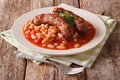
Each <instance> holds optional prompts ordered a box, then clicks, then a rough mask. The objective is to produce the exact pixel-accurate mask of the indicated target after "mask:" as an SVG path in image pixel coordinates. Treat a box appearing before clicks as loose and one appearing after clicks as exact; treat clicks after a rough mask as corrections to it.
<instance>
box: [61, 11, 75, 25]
mask: <svg viewBox="0 0 120 80" xmlns="http://www.w3.org/2000/svg"><path fill="white" fill-rule="evenodd" d="M59 16H61V17H63V18H64V20H65V21H66V22H68V23H69V24H70V25H71V26H74V25H75V22H74V19H75V18H74V17H73V16H72V15H70V14H69V12H67V11H65V12H62V13H60V14H59Z"/></svg>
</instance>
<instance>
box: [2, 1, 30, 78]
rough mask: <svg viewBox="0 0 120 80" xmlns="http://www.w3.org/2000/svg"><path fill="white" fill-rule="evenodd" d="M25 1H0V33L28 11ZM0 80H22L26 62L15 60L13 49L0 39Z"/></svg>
mask: <svg viewBox="0 0 120 80" xmlns="http://www.w3.org/2000/svg"><path fill="white" fill-rule="evenodd" d="M26 2H28V1H27V0H26V1H22V0H19V1H16V0H11V1H9V0H0V7H1V8H0V24H1V25H0V31H4V30H7V29H10V28H11V26H12V24H13V22H14V20H15V19H16V18H17V17H18V16H20V15H21V14H23V13H24V12H26V11H28V8H29V7H28V6H29V5H24V4H26ZM0 45H1V46H0V80H21V79H22V80H24V78H25V76H24V75H25V67H26V61H25V60H24V59H17V58H16V57H15V55H14V54H13V52H14V50H15V48H14V47H12V46H11V45H10V44H8V43H7V42H5V41H4V40H3V39H1V38H0Z"/></svg>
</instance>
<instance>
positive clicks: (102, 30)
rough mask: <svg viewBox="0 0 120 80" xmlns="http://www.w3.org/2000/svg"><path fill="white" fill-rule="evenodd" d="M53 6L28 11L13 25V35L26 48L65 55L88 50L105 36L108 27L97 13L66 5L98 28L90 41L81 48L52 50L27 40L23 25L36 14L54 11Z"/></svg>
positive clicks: (49, 53)
mask: <svg viewBox="0 0 120 80" xmlns="http://www.w3.org/2000/svg"><path fill="white" fill-rule="evenodd" d="M53 8H54V7H46V8H40V9H37V10H33V11H31V12H28V13H26V14H23V15H22V16H20V17H19V18H18V19H17V20H16V21H15V22H14V24H13V27H12V31H13V35H14V37H15V39H16V40H17V41H18V42H19V43H20V44H22V45H23V46H25V47H26V48H28V49H30V50H32V51H36V52H40V53H43V54H48V55H56V56H64V55H73V54H78V53H82V52H84V51H87V50H89V49H91V48H93V47H95V46H96V45H98V44H99V43H100V42H101V41H102V40H103V38H104V37H105V34H106V27H105V25H104V23H103V22H102V21H101V20H100V19H99V18H98V17H97V16H96V15H94V14H93V13H91V12H88V11H85V10H82V9H78V8H73V7H64V8H65V9H67V10H70V11H72V12H74V13H75V14H77V15H79V16H81V17H83V18H84V19H85V20H87V21H89V22H90V23H92V24H93V26H94V27H95V29H96V35H95V37H94V38H93V39H92V40H91V41H90V42H88V43H87V44H85V45H83V46H82V47H80V48H74V49H68V50H50V49H45V48H41V47H38V46H36V45H34V44H32V43H31V42H29V41H28V40H26V39H25V37H24V34H23V31H22V29H23V25H24V24H25V23H26V22H27V21H28V20H30V19H31V18H33V17H34V16H36V15H38V14H41V13H50V12H52V10H53Z"/></svg>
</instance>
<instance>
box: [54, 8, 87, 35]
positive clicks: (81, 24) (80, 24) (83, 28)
mask: <svg viewBox="0 0 120 80" xmlns="http://www.w3.org/2000/svg"><path fill="white" fill-rule="evenodd" d="M65 11H67V12H68V13H69V14H70V15H72V16H73V17H74V18H75V19H74V22H75V24H76V28H77V31H78V32H79V33H80V34H85V33H87V31H88V27H87V25H86V23H85V20H84V19H83V18H82V17H80V16H78V15H76V14H74V13H73V12H71V11H68V10H65V9H63V8H58V7H56V8H54V9H53V14H56V15H57V14H59V13H60V12H65Z"/></svg>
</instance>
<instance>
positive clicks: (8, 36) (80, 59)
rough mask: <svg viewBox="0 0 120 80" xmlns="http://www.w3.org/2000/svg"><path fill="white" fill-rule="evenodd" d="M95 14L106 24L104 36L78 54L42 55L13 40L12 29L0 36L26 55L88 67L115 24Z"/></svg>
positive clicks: (112, 20) (105, 17) (109, 19)
mask: <svg viewBox="0 0 120 80" xmlns="http://www.w3.org/2000/svg"><path fill="white" fill-rule="evenodd" d="M59 6H64V7H72V6H69V5H66V4H61V5H59ZM97 16H98V17H99V18H100V19H101V20H102V21H103V22H104V23H105V25H106V29H107V32H106V36H105V38H104V39H103V41H102V42H101V43H100V44H99V45H98V46H96V47H95V48H93V49H91V50H89V51H86V52H84V53H81V54H78V55H73V56H66V57H52V56H48V55H43V54H40V53H36V52H33V51H31V50H28V49H26V48H24V46H22V45H21V44H20V43H18V42H17V41H16V40H15V38H14V36H13V35H12V30H7V31H3V32H1V33H0V36H1V37H2V38H3V39H5V40H6V41H7V42H8V43H10V44H11V45H13V46H14V47H16V48H17V49H18V50H20V51H21V52H23V53H24V54H26V55H30V56H35V57H38V58H40V59H45V58H48V59H49V60H51V61H55V62H57V63H61V64H64V65H66V66H70V65H71V64H72V63H75V64H77V65H80V66H85V67H87V68H90V67H91V66H92V64H93V62H94V61H95V60H96V58H97V56H98V54H99V53H100V51H101V49H102V47H103V46H104V44H105V42H106V40H107V39H108V37H109V35H110V33H111V32H112V31H113V29H114V27H115V25H116V21H115V20H114V19H111V18H110V17H107V16H102V15H97ZM34 62H35V61H34Z"/></svg>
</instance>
